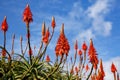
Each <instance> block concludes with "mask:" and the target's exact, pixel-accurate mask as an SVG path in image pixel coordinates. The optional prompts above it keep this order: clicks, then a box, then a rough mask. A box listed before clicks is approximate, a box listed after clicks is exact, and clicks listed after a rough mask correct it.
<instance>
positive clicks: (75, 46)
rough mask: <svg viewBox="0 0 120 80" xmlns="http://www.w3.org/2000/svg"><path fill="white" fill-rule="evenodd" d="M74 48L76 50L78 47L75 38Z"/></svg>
mask: <svg viewBox="0 0 120 80" xmlns="http://www.w3.org/2000/svg"><path fill="white" fill-rule="evenodd" d="M74 48H75V50H76V51H77V49H78V42H77V40H76V42H75V45H74Z"/></svg>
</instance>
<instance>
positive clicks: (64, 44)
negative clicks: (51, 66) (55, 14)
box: [55, 24, 70, 56]
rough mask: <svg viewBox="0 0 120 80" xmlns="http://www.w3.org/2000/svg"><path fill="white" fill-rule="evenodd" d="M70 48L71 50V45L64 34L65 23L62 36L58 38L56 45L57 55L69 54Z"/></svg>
mask: <svg viewBox="0 0 120 80" xmlns="http://www.w3.org/2000/svg"><path fill="white" fill-rule="evenodd" d="M69 50H70V46H69V43H68V40H67V38H66V37H65V34H64V24H62V29H61V32H60V36H59V38H58V41H57V44H56V47H55V53H56V56H58V55H63V54H66V55H68V52H69Z"/></svg>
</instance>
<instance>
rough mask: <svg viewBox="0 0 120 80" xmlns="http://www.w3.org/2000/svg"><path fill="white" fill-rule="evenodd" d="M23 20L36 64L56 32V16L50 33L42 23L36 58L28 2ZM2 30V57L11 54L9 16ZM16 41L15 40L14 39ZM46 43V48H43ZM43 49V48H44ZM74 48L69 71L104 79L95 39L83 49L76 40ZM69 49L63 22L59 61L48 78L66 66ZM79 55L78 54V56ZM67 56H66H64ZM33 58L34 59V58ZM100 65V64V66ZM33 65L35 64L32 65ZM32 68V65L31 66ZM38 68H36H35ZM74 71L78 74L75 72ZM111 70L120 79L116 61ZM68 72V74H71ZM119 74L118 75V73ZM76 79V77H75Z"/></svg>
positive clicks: (59, 40)
mask: <svg viewBox="0 0 120 80" xmlns="http://www.w3.org/2000/svg"><path fill="white" fill-rule="evenodd" d="M23 21H24V22H25V24H26V30H27V35H26V36H27V44H28V46H27V47H28V54H29V57H30V65H34V63H33V60H37V59H39V60H40V61H42V59H41V57H42V58H43V59H44V56H45V55H46V54H45V52H46V49H47V46H48V44H49V42H50V41H51V39H52V36H53V34H54V29H55V27H56V22H55V18H54V17H52V22H51V27H52V33H51V34H50V31H49V28H47V29H46V25H45V22H43V24H42V31H41V32H42V40H41V46H40V49H39V51H38V56H37V58H36V59H33V58H34V57H33V56H34V55H33V51H32V48H31V45H30V27H29V24H30V23H31V22H33V18H32V12H31V10H30V7H29V5H28V4H27V6H26V8H25V9H24V12H23ZM1 30H2V31H3V33H4V44H3V47H0V48H1V49H2V51H1V55H2V58H5V57H6V53H7V54H8V55H9V53H8V52H7V50H6V32H7V30H8V24H7V18H6V16H5V17H4V20H3V22H2V24H1ZM14 39H15V35H14V36H13V40H14ZM22 41H23V39H22V37H21V38H20V43H21V53H22V54H23V57H24V53H23V49H22ZM13 42H14V41H13ZM43 45H44V49H43V48H42V47H43ZM42 49H43V50H42ZM74 49H75V54H74V61H73V60H72V58H71V65H72V66H71V69H70V71H69V70H68V72H70V73H69V74H70V76H71V75H73V76H74V75H75V76H76V78H75V79H76V80H81V79H82V78H83V77H84V76H85V79H86V80H89V79H91V80H104V77H105V76H106V75H105V72H104V69H103V68H104V67H103V63H102V59H100V61H99V59H98V56H97V53H96V49H95V47H94V44H93V41H92V39H90V45H89V47H88V46H87V45H86V43H85V41H84V43H83V44H82V49H78V41H77V40H76V42H75V45H74ZM87 50H88V55H87ZM69 51H70V45H69V42H68V39H67V38H66V36H65V32H64V24H62V27H61V30H60V35H59V38H58V41H57V44H56V46H55V55H56V58H57V60H56V61H55V63H57V64H56V65H55V68H54V69H53V71H52V72H51V73H50V74H48V75H47V78H48V77H50V76H51V75H52V74H53V73H55V72H56V71H57V70H58V68H59V67H61V66H60V65H61V64H62V65H63V66H62V68H63V67H64V64H65V62H66V61H67V57H68V55H69ZM13 53H14V50H13V48H12V54H11V55H9V56H8V60H9V61H12V60H11V56H12V55H13ZM77 55H78V56H77ZM64 56H65V58H64ZM58 57H60V58H61V59H60V62H58ZM77 57H79V63H78V64H77V65H76V60H77ZM87 57H88V59H89V61H88V62H89V63H91V65H92V66H91V68H90V67H89V65H90V64H89V63H88V64H87V63H86V61H87ZM32 59H33V60H32ZM45 60H46V62H47V63H49V62H50V61H51V59H50V57H49V55H46V59H45ZM98 65H99V66H98ZM32 67H33V66H32ZM29 69H31V67H30V68H29ZM35 69H36V68H35ZM83 70H85V72H84V73H83ZM74 72H75V73H76V74H74ZM87 72H88V75H87V77H86V73H87ZM111 72H112V73H113V75H114V80H120V79H119V73H118V72H117V69H116V66H115V65H114V63H112V65H111ZM69 74H67V75H69ZM116 74H117V75H116ZM73 80H74V79H73Z"/></svg>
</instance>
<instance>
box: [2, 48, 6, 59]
mask: <svg viewBox="0 0 120 80" xmlns="http://www.w3.org/2000/svg"><path fill="white" fill-rule="evenodd" d="M5 56H6V51H5V49H2V57H5Z"/></svg>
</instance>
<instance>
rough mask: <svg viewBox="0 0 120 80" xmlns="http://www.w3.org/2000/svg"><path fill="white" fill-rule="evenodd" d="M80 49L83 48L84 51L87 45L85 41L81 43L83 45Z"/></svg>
mask: <svg viewBox="0 0 120 80" xmlns="http://www.w3.org/2000/svg"><path fill="white" fill-rule="evenodd" d="M82 49H83V50H84V51H86V50H87V45H86V43H85V42H84V43H83V45H82Z"/></svg>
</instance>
